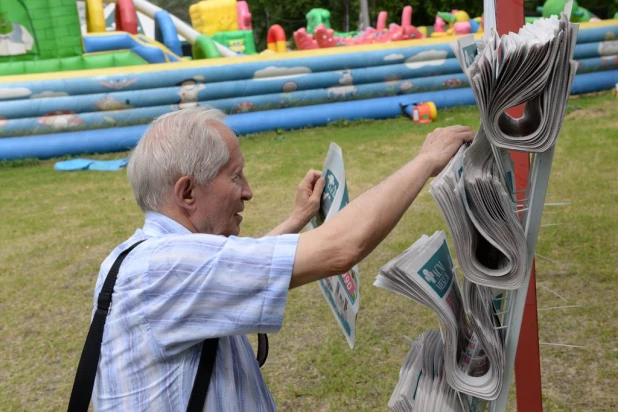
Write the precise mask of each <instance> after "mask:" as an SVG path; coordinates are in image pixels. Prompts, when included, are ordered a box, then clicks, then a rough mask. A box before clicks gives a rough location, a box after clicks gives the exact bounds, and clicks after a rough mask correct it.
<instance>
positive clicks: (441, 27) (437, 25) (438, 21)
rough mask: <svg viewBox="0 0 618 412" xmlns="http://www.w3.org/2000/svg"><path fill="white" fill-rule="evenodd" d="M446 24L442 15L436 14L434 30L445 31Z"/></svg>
mask: <svg viewBox="0 0 618 412" xmlns="http://www.w3.org/2000/svg"><path fill="white" fill-rule="evenodd" d="M444 26H446V23H445V22H444V20H442V19H441V18H440V17H438V16H436V22H435V23H434V24H433V27H434V29H433V31H434V32H436V33H444Z"/></svg>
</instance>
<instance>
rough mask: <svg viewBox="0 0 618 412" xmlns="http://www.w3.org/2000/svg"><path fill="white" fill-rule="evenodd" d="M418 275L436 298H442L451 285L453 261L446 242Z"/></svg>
mask: <svg viewBox="0 0 618 412" xmlns="http://www.w3.org/2000/svg"><path fill="white" fill-rule="evenodd" d="M418 274H419V275H420V276H421V277H422V278H423V279H424V280H425V282H427V284H428V285H429V286H431V288H432V289H433V290H434V291H435V292H436V293H437V294H438V296H440V297H441V298H442V297H444V294H445V293H446V291H447V290H448V289H449V288H450V287H451V283H453V261H452V260H451V254H450V252H449V250H448V246H447V244H446V241H444V242H443V243H442V246H440V248H439V249H438V250H437V251H436V253H434V254H433V256H432V257H431V258H429V260H428V261H427V263H425V265H424V266H423V267H422V268H421V269H420V270H419V271H418Z"/></svg>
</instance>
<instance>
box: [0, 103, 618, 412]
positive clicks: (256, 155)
mask: <svg viewBox="0 0 618 412" xmlns="http://www.w3.org/2000/svg"><path fill="white" fill-rule="evenodd" d="M439 116H440V118H439V121H438V122H437V123H433V124H430V125H423V126H418V125H414V124H413V123H412V122H411V121H410V120H409V119H405V118H399V119H394V120H389V121H366V122H354V123H350V124H348V123H345V122H340V123H337V124H334V125H331V126H329V127H326V128H316V129H308V130H301V131H294V132H284V133H265V134H260V135H256V136H251V137H246V138H242V139H241V147H242V150H243V152H244V154H245V159H246V161H245V162H246V175H247V176H248V178H249V183H250V184H251V186H252V189H253V192H254V198H253V200H252V201H251V202H249V203H248V204H247V208H246V211H245V214H244V215H245V216H244V217H245V220H244V223H243V229H242V235H245V236H261V235H262V234H264V233H266V232H268V230H269V229H271V228H272V227H274V226H275V225H276V224H277V223H279V222H280V221H282V220H283V219H284V218H285V217H286V214H287V213H289V212H290V211H291V208H292V205H293V198H294V193H295V187H296V185H297V184H298V182H299V181H300V180H301V178H302V177H303V176H304V174H305V172H306V170H307V169H309V168H315V169H321V168H322V164H323V162H324V159H325V156H326V152H327V150H328V146H329V143H330V142H331V141H334V142H336V143H338V144H339V145H340V146H341V147H342V149H343V154H344V160H345V167H346V172H347V180H348V188H349V191H350V196H351V198H352V199H354V198H355V197H357V196H358V195H359V194H360V193H362V192H363V191H365V190H366V189H368V188H369V187H371V186H372V185H374V184H376V183H378V182H379V181H380V180H382V179H383V178H384V177H386V176H388V175H389V174H390V173H391V172H392V171H393V170H394V169H395V168H397V167H399V166H401V165H403V164H404V163H405V162H406V161H408V160H409V159H411V158H412V157H413V156H414V155H415V154H416V153H417V151H418V150H419V148H420V145H421V143H422V141H423V138H424V136H425V135H426V134H427V133H428V132H429V131H431V130H432V129H433V128H434V127H437V126H445V125H449V124H456V123H459V124H465V125H469V126H472V127H474V128H476V127H478V123H479V122H478V112H477V111H476V108H474V107H470V108H458V109H451V110H443V111H441V112H440V113H439ZM124 155H125V154H112V155H105V156H99V157H100V158H115V157H121V156H124ZM617 158H618V100H616V99H614V98H612V97H611V96H609V95H608V94H602V95H599V96H592V97H585V98H579V99H572V100H571V101H570V109H569V112H568V114H567V117H566V119H565V122H564V126H563V131H562V134H561V137H560V138H559V140H558V143H557V148H556V155H555V159H554V165H553V170H552V176H551V179H550V186H549V191H548V195H547V202H554V203H556V202H568V203H569V204H568V205H566V206H560V207H558V206H547V207H546V208H545V211H544V216H543V222H542V224H543V228H542V230H541V234H540V237H539V244H538V248H537V252H538V257H537V265H536V267H537V295H538V307H539V314H538V317H539V324H540V325H539V327H540V333H539V334H540V336H539V339H540V341H541V342H542V346H541V368H542V377H543V398H544V407H545V409H546V410H553V411H566V410H574V411H575V410H576V411H580V410H581V411H589V410H595V411H611V410H616V409H618V398H617V397H616V388H617V387H618V343H617V342H618V333H617V332H618V325H617V319H618V309H617V308H616V301H617V299H618V293H617V292H618V287H617V285H618V283H617V281H616V272H617V268H618V244H617V241H616V235H617V233H618V206H617V204H618V202H617V201H618V178H617V164H618V163H617V161H616V159H617ZM53 164H54V162H53V161H44V162H40V163H39V162H32V164H29V163H28V162H21V164H19V165H18V164H17V163H16V162H13V163H4V164H1V166H3V167H0V187H2V190H1V191H0V210H1V211H2V212H1V213H2V218H1V219H2V220H1V221H2V224H1V225H0V314H1V316H0V348H1V349H0V410H1V411H21V410H24V411H35V410H36V411H58V410H65V409H66V406H67V403H68V399H69V393H70V390H71V385H72V383H73V377H74V373H75V369H76V367H77V362H78V359H79V355H80V353H81V349H82V346H83V343H84V339H85V336H86V332H87V330H88V325H89V320H90V313H91V307H92V302H93V296H92V294H93V287H94V283H95V279H96V276H97V273H98V270H99V264H100V263H101V261H102V260H103V259H104V258H105V257H106V256H107V254H108V253H109V252H110V251H111V250H112V249H113V248H114V247H115V246H116V245H117V244H118V243H120V242H122V241H124V240H125V239H126V238H127V237H128V236H129V235H131V234H132V233H133V231H134V230H135V229H136V228H137V227H140V226H141V225H142V221H143V217H142V214H141V212H140V211H139V209H138V208H137V206H136V205H135V202H134V200H133V195H132V192H131V189H130V187H129V184H128V182H127V179H126V172H125V171H120V172H107V173H102V172H70V173H66V172H65V173H59V172H55V171H54V170H53ZM11 166H18V167H11ZM440 229H442V230H445V229H446V226H445V223H444V222H443V220H442V218H441V216H440V212H439V210H438V208H437V206H436V205H435V204H434V202H433V200H432V198H431V196H430V195H429V192H428V188H427V186H426V187H425V189H424V190H423V191H422V192H421V194H420V195H419V197H418V199H417V201H416V202H415V203H414V205H413V206H412V207H411V208H410V210H409V211H408V212H407V213H406V215H405V216H404V218H403V219H402V221H401V223H400V224H399V225H398V226H397V228H396V229H395V230H394V231H393V233H391V235H390V236H389V237H388V238H387V239H386V240H385V241H384V242H383V243H382V245H380V246H379V247H378V248H377V249H376V250H375V252H374V253H372V254H371V255H370V256H369V257H368V258H367V259H365V260H364V261H363V262H362V263H361V265H360V269H361V278H362V285H361V293H362V301H361V311H360V313H359V316H358V322H357V324H358V329H357V339H356V348H355V349H354V350H350V349H349V347H348V345H347V343H346V341H345V339H344V337H343V335H342V333H341V332H340V330H339V327H338V326H337V324H336V322H335V320H334V318H333V316H332V314H331V312H330V309H329V308H328V306H327V304H326V302H325V301H324V299H323V297H322V295H321V293H320V291H319V289H318V286H317V285H315V284H313V285H308V286H305V287H302V288H300V289H296V290H294V291H292V292H291V293H290V296H289V301H288V307H287V311H286V315H285V319H284V326H283V328H282V330H281V332H280V333H278V334H273V335H271V336H270V356H269V359H268V362H267V363H266V365H265V367H264V368H263V371H264V374H265V377H266V380H267V382H268V384H269V386H270V388H271V390H272V392H273V394H274V397H275V400H276V402H277V404H278V407H279V409H280V410H282V411H288V410H289V411H335V410H343V411H347V410H349V411H356V410H363V411H375V410H386V403H387V402H388V399H389V397H390V395H391V392H392V390H393V389H394V387H395V384H396V383H397V379H398V374H399V368H400V366H401V363H402V361H403V359H404V357H405V354H406V352H407V346H406V344H405V343H404V340H403V339H402V335H407V336H410V337H412V338H415V337H416V336H418V335H419V334H420V333H421V332H423V331H424V330H426V329H428V328H431V327H437V318H436V316H435V314H434V313H433V312H432V311H430V310H428V309H426V308H424V307H422V306H421V305H420V304H417V303H415V302H412V301H410V300H407V299H405V298H403V297H401V296H398V295H394V294H392V293H389V292H387V291H385V290H382V289H378V288H376V287H374V286H372V283H373V281H374V279H375V276H376V274H377V272H378V270H379V268H380V267H381V266H382V265H383V264H385V263H386V262H387V261H388V260H390V259H391V258H393V257H394V256H396V255H397V254H399V253H400V252H401V251H403V250H404V249H405V248H407V247H408V246H409V245H410V244H411V243H413V242H414V241H416V240H417V239H418V238H419V237H420V236H421V235H422V234H423V233H426V234H432V233H433V232H434V231H436V230H440ZM559 306H572V307H569V308H563V309H552V308H554V307H559ZM556 343H558V344H566V345H577V346H582V348H573V347H565V346H555V345H553V344H556ZM512 399H514V397H513V396H512ZM510 409H512V410H514V409H515V402H514V401H513V402H511V405H510Z"/></svg>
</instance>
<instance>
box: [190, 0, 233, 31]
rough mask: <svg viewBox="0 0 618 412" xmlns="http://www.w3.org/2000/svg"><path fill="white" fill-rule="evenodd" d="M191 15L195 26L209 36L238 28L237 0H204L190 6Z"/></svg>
mask: <svg viewBox="0 0 618 412" xmlns="http://www.w3.org/2000/svg"><path fill="white" fill-rule="evenodd" d="M189 15H190V16H191V24H193V27H194V28H195V29H196V30H197V31H199V32H200V33H203V34H206V35H207V36H214V35H215V34H217V33H219V32H226V31H236V30H238V13H237V11H236V0H203V1H200V2H199V3H196V4H194V5H192V6H191V7H189Z"/></svg>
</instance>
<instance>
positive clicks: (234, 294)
mask: <svg viewBox="0 0 618 412" xmlns="http://www.w3.org/2000/svg"><path fill="white" fill-rule="evenodd" d="M298 238H299V235H282V236H275V237H265V238H261V239H252V238H239V237H234V236H232V237H223V236H213V235H202V234H190V235H174V236H168V237H166V238H165V239H163V240H161V241H160V243H159V244H158V245H156V246H155V249H154V250H153V253H152V255H151V258H150V261H149V265H148V272H147V273H146V274H145V275H144V276H142V277H141V281H142V282H143V284H142V285H141V286H142V287H141V290H142V303H143V306H142V313H143V316H144V319H145V321H146V322H147V324H148V326H149V328H150V331H151V333H152V334H153V338H154V340H155V341H156V342H157V343H158V344H159V345H161V347H162V348H163V350H164V351H165V352H166V353H168V354H174V353H179V352H181V351H183V350H185V349H187V348H189V347H190V346H193V345H194V344H196V343H198V342H201V341H203V340H205V339H208V338H213V337H221V336H229V335H244V334H248V333H270V332H277V331H279V329H280V328H281V325H282V323H283V311H284V309H285V304H286V301H287V296H288V289H289V285H290V278H291V276H292V269H293V266H294V256H295V253H296V246H297V244H298Z"/></svg>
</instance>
